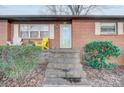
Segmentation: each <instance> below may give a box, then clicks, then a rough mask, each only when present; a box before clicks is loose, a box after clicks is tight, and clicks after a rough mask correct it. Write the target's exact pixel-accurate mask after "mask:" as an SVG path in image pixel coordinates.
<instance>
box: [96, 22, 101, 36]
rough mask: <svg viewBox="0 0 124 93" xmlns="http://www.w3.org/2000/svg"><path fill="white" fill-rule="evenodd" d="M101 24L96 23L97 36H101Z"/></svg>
mask: <svg viewBox="0 0 124 93" xmlns="http://www.w3.org/2000/svg"><path fill="white" fill-rule="evenodd" d="M100 27H101V24H100V22H95V35H100Z"/></svg>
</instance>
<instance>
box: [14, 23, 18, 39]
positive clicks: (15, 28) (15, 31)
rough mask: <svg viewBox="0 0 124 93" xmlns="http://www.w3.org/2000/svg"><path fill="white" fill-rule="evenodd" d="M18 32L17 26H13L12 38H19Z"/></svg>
mask: <svg viewBox="0 0 124 93" xmlns="http://www.w3.org/2000/svg"><path fill="white" fill-rule="evenodd" d="M18 32H19V25H18V24H14V37H13V38H19V36H18Z"/></svg>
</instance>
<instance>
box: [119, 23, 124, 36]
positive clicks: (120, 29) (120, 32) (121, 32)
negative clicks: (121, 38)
mask: <svg viewBox="0 0 124 93" xmlns="http://www.w3.org/2000/svg"><path fill="white" fill-rule="evenodd" d="M123 25H124V24H123V22H118V30H117V31H118V35H123V29H124V28H123Z"/></svg>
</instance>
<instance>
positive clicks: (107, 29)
mask: <svg viewBox="0 0 124 93" xmlns="http://www.w3.org/2000/svg"><path fill="white" fill-rule="evenodd" d="M101 32H115V26H102V27H101Z"/></svg>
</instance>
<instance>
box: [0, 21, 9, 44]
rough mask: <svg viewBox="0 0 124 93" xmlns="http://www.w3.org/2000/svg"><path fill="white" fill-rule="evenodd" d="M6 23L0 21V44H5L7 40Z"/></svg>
mask: <svg viewBox="0 0 124 93" xmlns="http://www.w3.org/2000/svg"><path fill="white" fill-rule="evenodd" d="M7 35H8V22H7V21H6V20H0V44H6V41H7V40H8V37H7Z"/></svg>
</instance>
